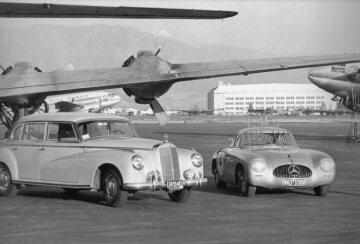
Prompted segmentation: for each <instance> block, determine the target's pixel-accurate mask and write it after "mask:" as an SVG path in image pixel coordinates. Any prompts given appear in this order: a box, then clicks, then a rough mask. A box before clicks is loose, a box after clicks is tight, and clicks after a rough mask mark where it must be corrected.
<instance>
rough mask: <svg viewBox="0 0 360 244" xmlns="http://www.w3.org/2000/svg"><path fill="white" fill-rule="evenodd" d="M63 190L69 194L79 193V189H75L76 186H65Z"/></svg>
mask: <svg viewBox="0 0 360 244" xmlns="http://www.w3.org/2000/svg"><path fill="white" fill-rule="evenodd" d="M63 190H64V191H65V192H66V193H68V194H74V193H77V192H78V191H79V189H75V188H66V187H64V188H63Z"/></svg>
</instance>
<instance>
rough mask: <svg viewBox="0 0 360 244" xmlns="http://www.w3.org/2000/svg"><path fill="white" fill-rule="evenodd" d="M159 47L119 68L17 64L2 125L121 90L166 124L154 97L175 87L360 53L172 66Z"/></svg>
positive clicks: (9, 74)
mask: <svg viewBox="0 0 360 244" xmlns="http://www.w3.org/2000/svg"><path fill="white" fill-rule="evenodd" d="M161 46H162V45H159V46H158V47H159V49H158V50H157V51H156V52H154V53H153V52H151V51H139V52H138V54H137V57H136V58H135V57H134V56H130V57H129V58H128V59H127V60H126V61H125V62H124V64H123V66H122V67H119V68H104V69H91V70H57V71H53V72H40V71H41V70H40V69H39V68H37V67H35V68H33V67H32V66H31V65H30V64H28V63H16V64H15V66H14V68H12V67H11V66H10V67H8V68H7V69H5V70H4V71H3V73H2V75H1V76H0V115H1V117H2V120H3V121H6V123H5V124H6V125H7V127H11V125H12V123H14V122H15V121H16V120H17V119H18V118H19V116H24V115H27V114H28V113H29V111H30V112H31V111H36V110H37V109H38V108H39V107H40V106H41V105H43V104H44V103H45V99H46V97H47V96H50V95H59V94H66V93H74V92H84V91H94V90H103V89H112V88H123V90H124V91H125V93H126V94H127V95H129V96H134V97H135V102H137V103H139V104H149V105H150V106H151V108H152V109H153V111H154V114H155V115H156V116H157V118H158V120H159V122H160V124H165V123H166V122H167V117H166V115H165V112H164V110H163V108H162V107H161V105H160V103H159V102H158V101H157V98H158V97H160V96H162V95H163V94H165V93H166V92H167V91H168V90H169V89H170V87H171V86H172V85H173V84H174V83H176V82H181V81H189V80H198V79H205V78H214V77H222V76H234V75H248V74H254V73H260V72H270V71H280V70H289V69H298V68H308V67H316V66H323V65H332V64H345V63H355V62H360V54H359V53H358V54H338V55H322V56H305V57H304V56H303V57H289V58H270V59H254V60H233V61H221V62H205V63H182V64H181V63H180V64H172V63H170V62H167V61H166V60H163V59H162V58H160V57H159V56H158V55H155V54H159V50H161ZM9 110H11V111H12V115H11V114H9Z"/></svg>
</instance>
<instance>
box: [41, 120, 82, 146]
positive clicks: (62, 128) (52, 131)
mask: <svg viewBox="0 0 360 244" xmlns="http://www.w3.org/2000/svg"><path fill="white" fill-rule="evenodd" d="M47 140H48V141H58V142H76V141H77V139H76V136H75V132H74V129H73V127H72V125H71V124H69V123H49V129H48V135H47Z"/></svg>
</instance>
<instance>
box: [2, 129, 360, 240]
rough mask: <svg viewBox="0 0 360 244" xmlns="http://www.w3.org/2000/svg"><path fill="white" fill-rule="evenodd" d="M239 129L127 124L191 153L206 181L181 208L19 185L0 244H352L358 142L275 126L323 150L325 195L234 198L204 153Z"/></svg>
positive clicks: (358, 236)
mask: <svg viewBox="0 0 360 244" xmlns="http://www.w3.org/2000/svg"><path fill="white" fill-rule="evenodd" d="M245 126H246V124H235V123H206V124H196V123H194V124H170V125H166V126H164V127H160V126H158V125H153V124H148V125H146V124H137V125H136V128H137V129H138V131H139V133H140V135H141V136H143V137H149V138H157V139H162V137H163V135H164V134H168V136H169V141H171V142H173V143H175V144H176V145H177V146H186V147H194V148H196V149H197V150H198V151H199V152H200V153H202V155H203V156H204V159H205V177H207V178H208V180H209V183H208V185H206V186H205V187H202V188H200V189H197V190H195V191H194V192H193V193H192V195H191V197H190V199H189V201H188V202H186V203H173V202H170V200H169V199H168V196H167V194H166V193H164V192H155V193H154V192H141V193H137V194H136V195H134V196H131V197H129V199H128V202H127V205H126V206H125V207H123V208H111V207H107V206H104V205H103V204H102V202H101V199H102V195H101V194H100V193H91V192H86V191H85V192H80V193H78V194H75V195H67V194H65V193H64V192H63V191H62V190H61V189H56V188H44V187H26V188H23V189H21V191H20V192H19V194H18V195H17V196H16V197H13V198H4V197H1V198H0V243H2V244H5V243H317V244H318V243H327V244H328V243H359V240H360V232H359V229H360V144H356V143H348V142H347V141H346V135H347V134H348V131H349V124H347V123H284V124H281V127H283V128H286V129H290V130H291V131H292V132H293V133H294V135H295V138H296V139H297V141H298V143H299V144H300V145H301V147H303V148H311V149H316V150H321V151H324V152H326V153H328V154H330V155H331V156H332V157H333V158H334V159H335V161H336V163H337V175H336V179H335V182H334V183H333V185H332V186H331V191H330V193H329V194H328V195H327V196H326V197H325V198H322V197H316V196H314V194H313V192H312V190H297V191H266V190H262V191H258V192H257V194H256V195H255V197H254V198H245V197H242V196H240V191H239V189H238V188H237V187H233V186H228V187H226V188H225V189H217V188H216V186H215V184H214V179H213V176H212V174H211V165H210V160H211V157H212V154H213V153H214V152H215V151H216V150H218V149H220V148H222V147H225V146H227V144H228V143H229V142H228V138H229V137H230V136H231V135H233V134H234V132H235V131H237V130H239V129H242V128H244V127H245Z"/></svg>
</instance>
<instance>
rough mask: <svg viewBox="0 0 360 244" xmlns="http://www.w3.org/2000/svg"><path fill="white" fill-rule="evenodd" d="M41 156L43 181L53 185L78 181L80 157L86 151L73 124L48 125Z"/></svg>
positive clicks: (56, 123) (52, 123)
mask: <svg viewBox="0 0 360 244" xmlns="http://www.w3.org/2000/svg"><path fill="white" fill-rule="evenodd" d="M43 148H44V149H43V151H42V155H41V179H42V181H44V182H47V183H50V182H51V183H53V184H61V183H66V184H74V185H76V183H77V181H78V155H79V154H80V153H82V152H83V151H84V149H83V147H82V146H81V144H80V142H79V140H78V138H77V136H76V134H75V131H74V127H73V125H72V123H58V122H51V123H48V130H47V135H46V138H45V141H44V144H43Z"/></svg>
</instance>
